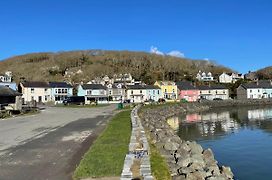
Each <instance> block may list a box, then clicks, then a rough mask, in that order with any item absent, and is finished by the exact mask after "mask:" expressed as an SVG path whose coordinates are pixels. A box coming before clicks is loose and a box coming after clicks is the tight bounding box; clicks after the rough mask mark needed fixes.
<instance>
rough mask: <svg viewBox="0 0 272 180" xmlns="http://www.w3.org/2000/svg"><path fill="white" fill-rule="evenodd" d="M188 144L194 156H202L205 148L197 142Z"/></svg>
mask: <svg viewBox="0 0 272 180" xmlns="http://www.w3.org/2000/svg"><path fill="white" fill-rule="evenodd" d="M187 144H188V146H189V147H190V148H191V152H192V154H202V151H203V148H202V147H201V146H200V145H199V144H197V143H196V142H195V141H193V142H187Z"/></svg>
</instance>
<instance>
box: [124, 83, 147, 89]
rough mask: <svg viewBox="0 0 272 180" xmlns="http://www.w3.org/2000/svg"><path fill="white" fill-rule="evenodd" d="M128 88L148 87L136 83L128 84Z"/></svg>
mask: <svg viewBox="0 0 272 180" xmlns="http://www.w3.org/2000/svg"><path fill="white" fill-rule="evenodd" d="M127 89H146V87H145V86H143V85H139V84H136V85H127Z"/></svg>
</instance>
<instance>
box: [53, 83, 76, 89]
mask: <svg viewBox="0 0 272 180" xmlns="http://www.w3.org/2000/svg"><path fill="white" fill-rule="evenodd" d="M49 86H50V87H51V88H72V85H70V84H68V83H66V82H49Z"/></svg>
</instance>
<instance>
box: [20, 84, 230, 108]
mask: <svg viewBox="0 0 272 180" xmlns="http://www.w3.org/2000/svg"><path fill="white" fill-rule="evenodd" d="M75 89H76V90H75V92H77V93H76V94H75V95H77V96H84V97H85V103H86V104H91V103H92V102H95V103H99V104H105V103H115V102H116V103H118V102H124V101H129V102H132V103H141V102H145V101H152V102H157V101H159V99H165V100H166V101H178V100H184V101H188V102H194V101H197V100H198V99H200V98H202V99H208V100H213V99H216V98H220V99H223V100H225V99H229V90H228V89H227V88H226V87H225V86H223V85H211V86H194V85H193V84H192V83H191V82H187V81H181V82H172V81H156V82H155V83H154V85H146V84H143V83H139V84H129V85H126V84H124V83H120V82H119V83H109V84H94V83H87V84H79V85H78V86H77V87H75ZM18 90H19V92H21V93H22V99H23V102H30V101H36V102H40V103H46V102H50V101H53V102H55V103H62V101H63V100H64V99H66V98H67V97H69V96H73V86H72V85H70V84H68V83H65V82H49V83H47V82H28V81H26V82H22V83H20V85H19V89H18Z"/></svg>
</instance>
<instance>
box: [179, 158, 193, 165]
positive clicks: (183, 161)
mask: <svg viewBox="0 0 272 180" xmlns="http://www.w3.org/2000/svg"><path fill="white" fill-rule="evenodd" d="M190 163H192V160H191V158H189V157H187V158H181V159H179V160H178V165H179V166H180V167H187V166H188V165H189V164H190Z"/></svg>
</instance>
